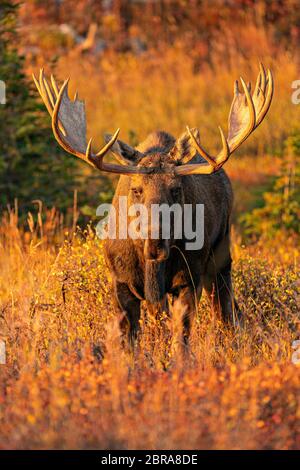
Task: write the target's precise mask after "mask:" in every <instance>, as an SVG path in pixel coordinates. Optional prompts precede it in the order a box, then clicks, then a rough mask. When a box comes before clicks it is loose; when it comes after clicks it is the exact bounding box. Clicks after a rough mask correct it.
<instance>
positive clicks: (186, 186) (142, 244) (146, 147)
mask: <svg viewBox="0 0 300 470" xmlns="http://www.w3.org/2000/svg"><path fill="white" fill-rule="evenodd" d="M117 145H118V151H119V152H121V153H122V151H123V155H124V157H126V148H125V150H124V148H123V147H122V142H118V144H117ZM137 150H139V152H140V154H143V157H142V158H140V159H139V163H138V165H139V166H155V167H158V166H160V167H165V166H170V167H172V166H174V165H178V164H180V162H181V161H184V157H185V153H186V152H189V151H190V150H191V149H190V146H189V143H188V139H187V136H186V135H184V136H183V137H182V138H181V139H179V140H178V141H177V142H175V139H174V138H173V137H172V136H170V135H169V134H167V133H165V132H156V133H153V134H151V135H150V136H149V137H148V138H147V139H146V140H145V141H144V142H143V143H142V144H140V145H139V147H138V148H137ZM178 155H179V157H180V158H178ZM200 158H201V157H199V156H198V155H196V156H195V158H194V161H199V159H200ZM139 190H141V191H142V194H138V196H136V193H137V192H138V191H139ZM119 196H128V204H131V203H134V202H137V200H136V197H138V202H142V203H143V204H145V205H146V206H150V205H151V204H153V203H156V204H162V203H167V204H173V203H174V202H179V203H180V204H184V203H189V204H193V206H195V205H196V204H204V207H205V209H204V214H205V215H204V222H205V225H204V227H205V239H204V246H203V248H202V249H201V250H198V251H187V250H185V249H184V244H185V240H175V241H174V240H170V241H168V240H166V241H162V240H147V241H144V240H132V239H126V240H118V239H116V240H107V241H106V243H105V254H106V259H107V263H108V265H109V268H110V271H111V273H112V276H113V281H114V296H115V303H116V308H117V310H118V312H119V314H120V319H121V320H120V325H121V328H122V330H123V331H125V330H126V331H128V332H129V335H130V337H131V338H132V337H135V336H136V333H137V330H138V324H139V318H140V303H141V301H142V300H147V301H148V304H150V305H152V306H153V305H154V304H155V303H156V302H160V301H163V300H166V299H168V305H169V309H170V311H171V314H172V313H173V314H174V315H175V314H176V315H177V314H179V315H180V316H181V318H182V322H183V336H184V338H185V340H186V339H187V338H188V335H189V331H190V325H191V319H192V317H193V315H194V314H195V294H196V296H197V300H199V299H200V297H201V293H202V289H203V288H205V290H206V292H207V293H208V295H209V296H210V297H211V299H212V302H213V304H214V306H215V308H216V311H220V312H221V314H222V317H223V319H224V320H225V321H229V322H234V316H235V315H237V316H238V315H239V311H238V307H237V305H236V302H235V300H234V297H233V292H232V285H231V256H230V235H229V232H230V217H231V211H232V203H233V194H232V188H231V184H230V181H229V179H228V177H227V175H226V173H225V172H224V171H223V170H219V171H218V172H216V173H214V174H211V175H193V176H172V174H153V175H134V176H121V177H120V180H119V183H118V186H117V189H116V193H115V196H114V199H113V204H114V206H115V207H116V209H117V207H118V198H119ZM195 291H196V292H195Z"/></svg>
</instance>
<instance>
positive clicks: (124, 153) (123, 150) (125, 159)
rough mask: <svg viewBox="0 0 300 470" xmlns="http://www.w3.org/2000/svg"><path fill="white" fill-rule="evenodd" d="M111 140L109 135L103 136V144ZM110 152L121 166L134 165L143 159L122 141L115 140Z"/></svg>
mask: <svg viewBox="0 0 300 470" xmlns="http://www.w3.org/2000/svg"><path fill="white" fill-rule="evenodd" d="M111 138H112V135H111V134H105V135H104V140H105V142H106V143H107V142H109V141H110V139H111ZM110 151H111V152H112V153H113V155H114V157H115V158H116V159H117V160H118V162H119V163H121V164H122V165H136V164H137V163H138V162H139V161H140V159H141V158H142V157H143V154H142V153H141V152H139V151H138V150H136V149H135V148H133V147H130V145H127V144H125V142H122V140H119V139H118V140H116V142H115V143H114V144H113V146H112V147H111V148H110Z"/></svg>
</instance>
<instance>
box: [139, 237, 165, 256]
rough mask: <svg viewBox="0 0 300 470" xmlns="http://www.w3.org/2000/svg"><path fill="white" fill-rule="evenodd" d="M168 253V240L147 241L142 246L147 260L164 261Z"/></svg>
mask: <svg viewBox="0 0 300 470" xmlns="http://www.w3.org/2000/svg"><path fill="white" fill-rule="evenodd" d="M169 253H170V249H169V243H168V240H151V239H147V240H146V241H145V245H144V256H145V259H147V260H155V261H164V260H166V259H168V257H169Z"/></svg>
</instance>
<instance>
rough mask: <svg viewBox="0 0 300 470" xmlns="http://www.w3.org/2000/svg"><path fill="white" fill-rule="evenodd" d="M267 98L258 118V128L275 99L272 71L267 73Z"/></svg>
mask: <svg viewBox="0 0 300 470" xmlns="http://www.w3.org/2000/svg"><path fill="white" fill-rule="evenodd" d="M267 87H268V89H267V96H265V100H264V104H263V106H262V109H261V111H260V113H259V115H258V117H257V121H256V126H255V127H258V126H259V125H260V123H261V122H262V120H263V119H264V117H265V115H266V114H267V112H268V111H269V108H270V106H271V102H272V98H273V93H274V80H273V75H272V72H271V70H270V69H268V71H267Z"/></svg>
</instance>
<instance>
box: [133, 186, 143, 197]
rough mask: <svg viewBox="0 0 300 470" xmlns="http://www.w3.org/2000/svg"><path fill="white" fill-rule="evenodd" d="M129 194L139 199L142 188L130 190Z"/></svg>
mask: <svg viewBox="0 0 300 470" xmlns="http://www.w3.org/2000/svg"><path fill="white" fill-rule="evenodd" d="M131 192H132V194H133V195H134V196H135V197H140V196H141V195H142V192H143V188H131Z"/></svg>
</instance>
